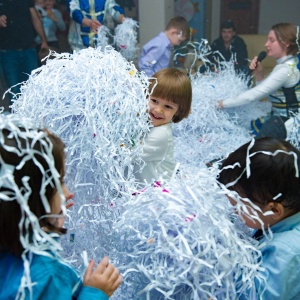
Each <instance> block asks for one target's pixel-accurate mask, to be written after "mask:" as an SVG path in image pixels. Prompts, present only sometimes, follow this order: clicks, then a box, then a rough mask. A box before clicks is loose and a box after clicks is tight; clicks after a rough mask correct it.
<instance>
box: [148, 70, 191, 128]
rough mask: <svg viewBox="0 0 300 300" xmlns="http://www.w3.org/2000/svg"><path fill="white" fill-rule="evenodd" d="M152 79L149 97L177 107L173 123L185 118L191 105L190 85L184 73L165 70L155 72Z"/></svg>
mask: <svg viewBox="0 0 300 300" xmlns="http://www.w3.org/2000/svg"><path fill="white" fill-rule="evenodd" d="M152 78H153V79H152ZM152 78H150V86H149V92H150V93H151V92H152V93H151V95H150V97H151V96H153V97H158V98H162V99H165V100H167V101H170V102H173V103H176V104H177V105H178V111H177V113H176V114H175V116H174V118H173V122H174V123H178V122H180V121H181V120H182V119H184V118H187V117H188V115H189V114H190V111H191V105H192V85H191V81H190V79H189V77H188V76H187V75H186V73H184V72H182V71H179V70H177V69H174V68H166V69H162V70H159V71H158V72H156V73H155V74H154V75H153V76H152ZM156 84H157V85H156Z"/></svg>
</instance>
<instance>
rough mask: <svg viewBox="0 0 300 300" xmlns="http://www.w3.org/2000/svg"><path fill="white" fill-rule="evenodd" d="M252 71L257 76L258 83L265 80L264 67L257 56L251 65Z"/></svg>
mask: <svg viewBox="0 0 300 300" xmlns="http://www.w3.org/2000/svg"><path fill="white" fill-rule="evenodd" d="M249 68H250V70H251V71H252V73H253V74H254V75H255V80H256V81H261V80H263V78H264V73H263V67H262V65H261V62H260V61H257V56H255V57H254V58H253V59H252V60H251V62H250V65H249Z"/></svg>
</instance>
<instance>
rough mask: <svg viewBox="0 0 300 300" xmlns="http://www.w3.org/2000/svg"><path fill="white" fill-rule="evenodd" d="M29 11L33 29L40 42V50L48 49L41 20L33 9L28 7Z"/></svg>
mask: <svg viewBox="0 0 300 300" xmlns="http://www.w3.org/2000/svg"><path fill="white" fill-rule="evenodd" d="M29 10H30V14H31V20H32V24H33V27H34V29H35V31H36V32H37V34H38V35H39V36H40V38H41V40H42V43H41V48H42V49H43V48H48V43H47V39H46V35H45V31H44V27H43V24H42V22H41V19H40V18H39V16H38V13H37V11H36V9H35V7H30V8H29Z"/></svg>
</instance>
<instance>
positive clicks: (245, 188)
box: [218, 137, 300, 300]
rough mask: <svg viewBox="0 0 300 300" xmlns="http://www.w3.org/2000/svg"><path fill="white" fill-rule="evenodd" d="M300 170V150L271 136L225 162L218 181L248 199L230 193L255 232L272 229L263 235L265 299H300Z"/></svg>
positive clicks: (259, 290)
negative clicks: (237, 197) (269, 233)
mask: <svg viewBox="0 0 300 300" xmlns="http://www.w3.org/2000/svg"><path fill="white" fill-rule="evenodd" d="M299 169H300V152H299V150H297V149H296V148H295V147H294V146H292V145H291V144H290V143H288V142H286V141H281V140H278V139H275V138H271V137H266V138H261V139H257V140H252V141H251V142H249V143H247V144H245V145H243V146H241V147H240V148H239V149H237V150H236V151H234V152H233V153H231V154H230V155H229V157H228V158H227V159H225V160H224V161H223V163H222V168H221V171H220V175H219V179H218V180H219V182H221V183H223V184H224V185H226V187H227V188H228V189H229V190H230V191H235V192H237V193H238V196H239V197H242V198H239V199H235V196H234V193H232V192H230V194H229V199H230V201H231V202H232V203H233V204H235V205H237V206H236V207H237V208H238V206H239V204H246V205H247V206H248V213H247V212H246V210H245V208H244V209H242V211H241V216H242V218H243V219H244V221H245V223H246V225H248V226H249V227H251V228H255V229H258V230H257V232H256V233H255V236H258V233H259V232H264V233H265V230H266V229H268V228H270V230H271V232H272V234H271V235H270V237H269V238H268V237H267V236H266V235H264V236H262V237H261V239H260V246H261V251H262V264H261V266H262V267H263V268H264V271H263V272H264V273H263V275H264V276H265V279H266V284H265V286H262V285H261V284H258V283H256V293H257V295H261V296H260V298H259V299H272V300H274V299H285V300H288V299H300V282H299V272H298V270H299V268H300V179H299ZM247 199H248V200H247ZM249 200H250V203H249V202H247V201H249ZM251 203H252V205H251V207H250V205H249V204H251ZM244 207H245V206H244ZM249 211H250V212H251V213H250V214H249ZM264 289H265V291H264V293H262V291H263V290H264Z"/></svg>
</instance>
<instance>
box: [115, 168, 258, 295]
mask: <svg viewBox="0 0 300 300" xmlns="http://www.w3.org/2000/svg"><path fill="white" fill-rule="evenodd" d="M211 175H213V174H211ZM211 175H209V173H208V171H207V169H206V170H205V169H204V170H198V173H197V174H194V176H191V177H190V178H186V179H184V178H180V180H179V179H177V180H174V181H172V182H171V183H170V184H169V185H168V186H162V185H160V184H156V185H155V186H154V187H149V188H148V189H146V190H145V191H144V192H143V193H141V194H139V195H138V196H136V197H135V198H133V199H132V200H131V201H129V202H127V203H126V204H125V211H124V213H123V214H122V216H121V217H120V219H119V220H118V221H117V222H116V223H115V225H114V231H115V244H114V245H115V252H114V254H115V255H116V256H117V257H118V259H117V261H118V263H119V266H121V267H120V268H121V271H122V272H123V279H124V282H123V284H122V286H121V288H120V291H118V292H117V294H116V298H115V299H124V300H125V299H139V300H142V299H178V300H179V299H180V300H185V299H186V300H191V299H238V297H239V296H241V295H242V294H243V293H245V292H246V290H247V293H250V291H251V290H252V289H254V279H255V278H256V279H257V280H258V281H262V282H263V279H262V278H260V276H259V274H258V270H259V260H260V258H261V253H260V251H259V250H257V248H256V246H257V245H256V243H257V242H256V241H253V240H252V241H250V239H249V238H248V237H247V236H246V235H245V234H244V233H243V232H242V231H240V230H239V229H238V228H237V227H235V226H234V224H233V223H232V221H231V220H230V218H229V215H230V214H231V213H232V206H231V205H230V204H229V201H228V200H227V198H226V197H225V196H224V195H223V194H221V193H220V189H219V187H218V186H217V184H216V183H215V177H214V175H213V176H211ZM247 299H249V298H247Z"/></svg>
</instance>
